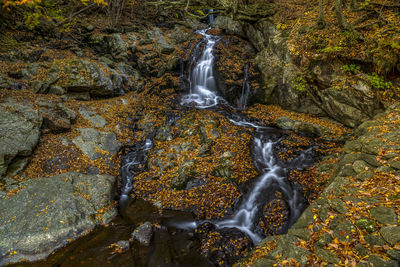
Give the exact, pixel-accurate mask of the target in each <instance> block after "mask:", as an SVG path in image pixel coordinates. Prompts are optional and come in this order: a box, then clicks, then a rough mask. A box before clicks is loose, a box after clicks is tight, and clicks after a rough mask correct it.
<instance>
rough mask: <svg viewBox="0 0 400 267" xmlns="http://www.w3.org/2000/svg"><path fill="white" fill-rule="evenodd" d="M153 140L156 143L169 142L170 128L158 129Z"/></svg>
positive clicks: (170, 138) (170, 136) (170, 137)
mask: <svg viewBox="0 0 400 267" xmlns="http://www.w3.org/2000/svg"><path fill="white" fill-rule="evenodd" d="M154 139H155V140H157V141H171V140H172V134H171V127H170V126H168V125H167V126H162V127H160V128H158V129H157V134H156V136H155V138H154Z"/></svg>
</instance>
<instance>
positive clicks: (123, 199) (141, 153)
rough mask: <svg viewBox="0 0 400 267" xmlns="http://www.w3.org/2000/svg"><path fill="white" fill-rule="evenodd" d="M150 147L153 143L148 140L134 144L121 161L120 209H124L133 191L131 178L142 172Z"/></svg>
mask: <svg viewBox="0 0 400 267" xmlns="http://www.w3.org/2000/svg"><path fill="white" fill-rule="evenodd" d="M152 147H153V142H152V141H151V139H150V138H146V139H145V140H144V141H142V142H139V143H138V144H136V145H135V147H134V148H133V149H132V151H131V152H130V153H129V154H128V155H127V156H125V157H124V158H123V159H122V164H121V168H120V174H121V177H122V178H123V180H122V186H121V196H120V199H119V204H120V206H121V207H122V208H125V207H126V205H127V203H128V200H129V194H130V193H131V191H132V189H133V182H132V178H133V177H134V176H135V175H136V174H138V173H139V172H141V171H142V170H143V166H142V164H143V162H144V161H145V158H146V156H147V152H148V151H149V150H150V149H151V148H152Z"/></svg>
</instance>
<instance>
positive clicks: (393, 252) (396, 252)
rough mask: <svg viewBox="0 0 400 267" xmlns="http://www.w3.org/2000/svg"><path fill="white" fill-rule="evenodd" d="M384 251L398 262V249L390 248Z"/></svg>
mask: <svg viewBox="0 0 400 267" xmlns="http://www.w3.org/2000/svg"><path fill="white" fill-rule="evenodd" d="M386 253H387V254H388V255H389V257H390V258H391V259H392V260H396V261H397V262H399V263H400V251H399V250H394V249H390V250H388V251H386Z"/></svg>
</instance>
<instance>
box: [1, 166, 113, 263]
mask: <svg viewBox="0 0 400 267" xmlns="http://www.w3.org/2000/svg"><path fill="white" fill-rule="evenodd" d="M115 181H116V178H115V177H113V176H108V175H83V174H79V173H65V174H62V175H59V176H55V177H50V178H36V179H31V180H28V181H26V182H23V183H21V184H20V186H21V187H22V189H21V190H20V191H19V192H18V193H17V194H16V195H14V196H11V197H9V198H5V199H2V200H1V201H0V235H1V237H2V238H1V239H0V265H4V264H7V263H13V262H19V261H23V260H26V261H34V260H37V259H39V258H44V257H47V256H48V255H50V254H51V253H52V252H53V251H54V250H55V249H57V248H60V247H62V246H65V245H66V244H67V243H69V242H71V241H73V240H75V239H77V238H78V237H79V236H81V235H84V234H86V233H87V232H88V231H90V230H92V229H94V228H95V227H96V226H97V225H99V224H105V223H108V222H110V221H111V219H112V218H113V217H115V216H116V215H117V210H116V208H115V206H113V203H114V200H113V199H114V194H115Z"/></svg>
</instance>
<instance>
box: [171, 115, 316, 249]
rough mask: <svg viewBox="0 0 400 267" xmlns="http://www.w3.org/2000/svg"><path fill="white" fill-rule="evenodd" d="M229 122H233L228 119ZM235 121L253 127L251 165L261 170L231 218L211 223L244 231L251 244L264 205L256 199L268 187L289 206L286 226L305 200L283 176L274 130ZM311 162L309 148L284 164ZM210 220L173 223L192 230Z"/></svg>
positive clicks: (256, 236)
mask: <svg viewBox="0 0 400 267" xmlns="http://www.w3.org/2000/svg"><path fill="white" fill-rule="evenodd" d="M231 121H233V120H232V119H231ZM233 122H235V124H237V125H242V126H247V127H248V126H250V127H254V128H256V129H257V130H256V133H255V137H254V140H253V145H252V147H253V149H252V150H253V154H254V165H255V167H256V168H257V169H258V170H259V171H260V172H261V173H263V174H262V175H260V176H259V177H258V178H257V182H255V184H254V185H253V187H252V189H251V190H250V192H249V193H248V194H247V195H246V196H245V197H244V198H243V200H242V203H241V204H240V206H239V208H238V209H237V210H236V212H235V213H234V215H233V216H232V218H228V219H224V220H222V221H216V222H211V223H213V224H214V225H215V226H216V227H217V228H236V229H239V230H240V231H242V232H244V233H245V234H246V235H247V236H249V237H250V238H251V240H252V241H253V243H254V244H257V243H259V242H260V241H261V240H262V238H263V236H262V234H259V232H260V231H258V229H257V219H259V216H258V214H259V211H260V208H261V207H262V206H263V205H264V204H265V203H264V202H263V201H260V199H261V200H262V199H265V197H263V195H265V194H271V192H273V190H271V188H272V187H276V188H278V189H279V190H280V191H281V192H282V193H283V195H284V199H285V201H286V202H287V204H288V206H289V209H290V217H289V220H288V222H287V223H286V228H289V227H290V226H291V225H293V224H294V223H295V222H296V221H297V219H298V218H299V216H300V215H301V212H302V211H303V210H304V209H305V208H306V200H305V199H304V197H303V196H302V194H301V193H300V192H299V191H298V190H297V189H296V188H293V187H292V185H291V184H290V182H289V181H288V179H287V175H286V173H287V170H286V168H285V167H284V166H281V165H280V164H278V162H277V160H276V158H275V156H274V152H273V148H274V145H275V144H277V143H278V142H279V140H276V141H273V140H272V139H271V131H276V130H275V129H272V128H268V127H260V126H258V125H255V124H252V123H243V121H240V122H236V121H233ZM312 164H313V159H312V148H310V149H307V150H305V151H303V152H302V153H301V154H300V155H299V156H298V157H297V158H295V159H293V160H292V161H290V162H288V163H287V166H293V165H295V166H296V168H298V169H303V168H306V167H309V166H311V165H312ZM205 222H210V221H199V222H184V223H180V224H177V225H175V226H177V227H180V228H184V229H195V228H197V227H198V226H199V225H201V224H203V223H205Z"/></svg>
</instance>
